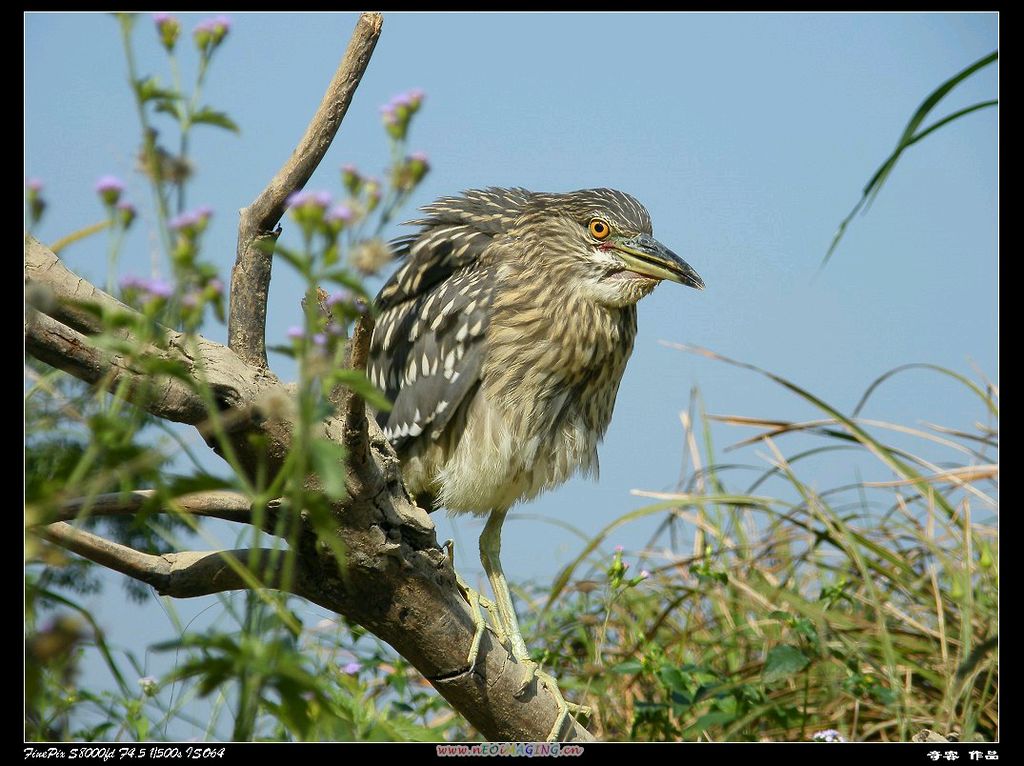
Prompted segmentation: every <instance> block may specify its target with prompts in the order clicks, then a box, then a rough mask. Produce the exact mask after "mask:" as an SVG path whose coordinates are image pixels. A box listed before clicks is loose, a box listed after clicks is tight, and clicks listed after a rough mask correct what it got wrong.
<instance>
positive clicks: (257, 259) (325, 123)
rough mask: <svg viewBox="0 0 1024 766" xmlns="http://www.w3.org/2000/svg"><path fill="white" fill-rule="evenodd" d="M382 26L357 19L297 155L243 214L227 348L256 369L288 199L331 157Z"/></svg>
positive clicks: (263, 361) (263, 357) (370, 17)
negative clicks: (275, 247)
mask: <svg viewBox="0 0 1024 766" xmlns="http://www.w3.org/2000/svg"><path fill="white" fill-rule="evenodd" d="M383 23H384V20H383V18H382V17H381V15H380V14H379V13H364V14H362V15H361V16H360V17H359V21H358V22H356V28H355V30H354V31H353V32H352V38H351V40H349V44H348V48H347V49H346V51H345V55H344V56H343V57H342V60H341V63H340V64H339V65H338V69H337V71H336V72H335V73H334V78H333V79H332V80H331V84H330V85H329V86H328V88H327V92H326V93H325V94H324V97H323V100H322V101H321V102H320V107H319V108H318V109H317V111H316V114H314V115H313V119H312V120H311V121H310V123H309V125H308V126H307V127H306V132H305V134H304V135H303V136H302V139H301V140H300V141H299V144H298V146H296V147H295V151H294V152H292V154H291V156H290V157H289V158H288V160H287V162H285V163H284V165H282V166H281V169H280V170H278V171H277V174H276V175H275V176H274V177H273V178H272V179H271V181H270V183H269V184H267V187H266V188H265V189H264V190H263V191H262V192H261V193H260V195H259V196H258V197H257V198H256V200H255V201H254V202H253V203H252V204H251V205H249V207H247V208H244V209H243V210H242V211H241V219H240V220H239V222H238V249H237V254H236V259H235V267H234V269H232V271H231V306H230V310H229V316H228V346H229V347H230V348H231V349H232V350H233V351H234V352H235V353H237V354H238V355H239V356H240V357H241V358H242V359H243V360H244V361H246V362H247V363H248V364H250V365H252V366H254V367H258V368H265V367H266V366H267V348H266V339H265V336H266V322H267V294H268V290H269V289H270V271H271V264H272V256H271V253H272V252H273V245H274V243H275V242H276V240H277V237H278V235H279V234H280V233H281V229H280V228H279V227H278V226H277V223H278V221H280V220H281V216H282V215H283V214H284V209H285V200H286V199H287V198H288V195H289V194H291V193H292V192H294V191H297V190H298V189H301V188H302V187H303V186H305V184H306V181H308V180H309V177H310V176H311V175H313V171H314V170H316V168H317V166H318V165H319V164H320V160H322V159H323V157H324V154H326V153H327V149H328V148H329V147H330V145H331V142H332V141H333V140H334V136H335V134H336V133H337V132H338V128H339V127H340V126H341V121H342V120H343V119H344V118H345V113H346V112H347V111H348V107H349V104H350V103H351V102H352V96H353V95H354V94H355V90H356V87H357V86H358V85H359V81H360V80H361V79H362V77H363V73H364V72H365V71H366V66H367V65H368V64H369V63H370V56H371V55H372V54H373V49H374V47H375V46H376V45H377V38H378V37H380V31H381V26H382V25H383Z"/></svg>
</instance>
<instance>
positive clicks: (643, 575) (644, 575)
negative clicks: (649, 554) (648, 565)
mask: <svg viewBox="0 0 1024 766" xmlns="http://www.w3.org/2000/svg"><path fill="white" fill-rule="evenodd" d="M650 576H651V573H650V572H648V571H647V570H646V569H641V570H640V577H641V578H642V579H644V580H646V579H647V578H648V577H650Z"/></svg>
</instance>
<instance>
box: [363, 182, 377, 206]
mask: <svg viewBox="0 0 1024 766" xmlns="http://www.w3.org/2000/svg"><path fill="white" fill-rule="evenodd" d="M363 189H364V190H365V191H366V211H367V212H368V213H372V212H373V211H374V209H375V208H376V207H377V205H379V204H380V197H381V193H380V180H379V179H377V178H367V179H366V183H365V184H364V185H363Z"/></svg>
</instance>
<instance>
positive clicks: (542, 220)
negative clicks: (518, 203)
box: [509, 189, 704, 307]
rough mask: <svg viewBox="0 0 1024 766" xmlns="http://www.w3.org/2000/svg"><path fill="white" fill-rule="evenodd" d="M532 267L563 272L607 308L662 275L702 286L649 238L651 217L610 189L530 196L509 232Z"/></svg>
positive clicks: (634, 296) (646, 289)
mask: <svg viewBox="0 0 1024 766" xmlns="http://www.w3.org/2000/svg"><path fill="white" fill-rule="evenodd" d="M509 234H511V235H512V236H513V237H514V238H516V239H519V240H520V241H522V242H524V243H528V244H529V245H530V247H529V250H530V252H531V258H534V259H537V260H538V261H542V262H543V263H539V262H536V261H535V264H534V265H536V266H541V267H542V268H551V274H552V277H553V278H557V277H556V275H557V273H558V271H560V270H564V271H565V272H566V273H567V274H568V276H569V277H570V278H571V279H572V280H573V286H574V287H575V288H576V289H578V290H582V291H584V292H585V294H586V295H587V296H588V297H589V298H591V299H592V300H594V301H596V302H598V303H602V304H605V305H609V306H618V307H621V306H627V305H630V304H633V303H636V302H637V301H639V300H640V299H641V298H643V297H644V296H645V295H647V294H648V293H650V292H651V290H653V289H654V288H655V286H657V284H658V283H659V282H660V281H661V280H663V279H668V280H670V281H672V282H678V283H679V284H681V285H688V286H690V287H695V288H697V289H698V290H701V289H703V288H704V282H703V280H701V278H700V276H699V275H698V274H697V272H696V271H694V270H693V268H692V267H691V266H690V265H689V264H688V263H687V262H686V261H684V260H683V259H682V258H680V257H679V256H678V255H676V254H675V253H673V252H672V251H671V250H669V249H668V248H667V247H665V246H664V245H663V244H661V243H660V242H658V240H656V239H654V237H653V236H652V230H651V216H650V214H649V213H648V212H647V210H646V209H645V208H644V206H643V205H641V204H640V203H639V202H637V200H636V199H634V198H633V197H631V196H630V195H628V194H625V193H623V192H620V191H616V190H614V189H584V190H581V191H576V192H570V193H568V194H536V195H534V196H533V198H532V199H531V200H530V203H529V204H528V205H527V206H526V208H525V210H524V211H523V214H522V215H521V216H520V217H519V219H518V220H517V221H516V223H515V225H514V226H513V227H512V229H511V231H510V232H509Z"/></svg>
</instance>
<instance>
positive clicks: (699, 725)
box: [690, 710, 736, 730]
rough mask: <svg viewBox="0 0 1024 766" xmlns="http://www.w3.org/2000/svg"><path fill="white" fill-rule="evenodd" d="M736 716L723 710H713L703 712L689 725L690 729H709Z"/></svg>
mask: <svg viewBox="0 0 1024 766" xmlns="http://www.w3.org/2000/svg"><path fill="white" fill-rule="evenodd" d="M735 718H736V714H735V713H726V712H725V711H724V710H715V711H713V712H711V713H705V714H704V715H702V716H701V717H700V718H698V719H697V722H696V723H694V724H693V726H691V727H690V729H691V730H693V729H698V730H704V729H710V728H711V727H712V726H722V725H724V724H727V723H729V722H731V721H733V720H734V719H735Z"/></svg>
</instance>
